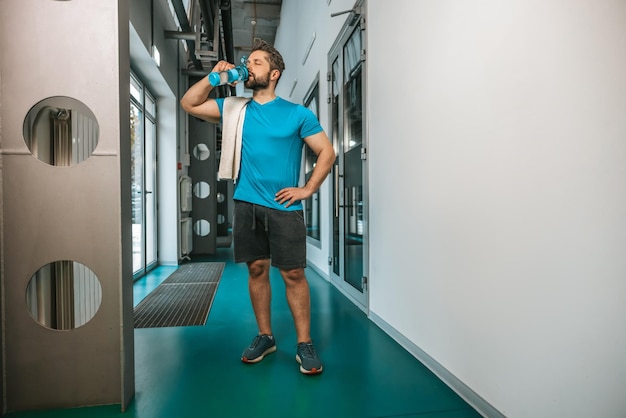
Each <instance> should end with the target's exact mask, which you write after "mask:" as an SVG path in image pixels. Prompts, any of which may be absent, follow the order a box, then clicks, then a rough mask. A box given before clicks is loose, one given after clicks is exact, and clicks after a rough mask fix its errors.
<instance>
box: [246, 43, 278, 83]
mask: <svg viewBox="0 0 626 418" xmlns="http://www.w3.org/2000/svg"><path fill="white" fill-rule="evenodd" d="M254 51H263V52H267V55H268V60H269V62H270V70H278V71H279V72H280V75H279V76H278V80H280V76H281V75H283V71H285V61H283V56H282V55H280V52H278V50H276V48H274V47H273V46H272V45H270V44H268V43H267V42H265V41H264V40H263V39H258V40H257V41H256V42H254V45H252V51H251V53H252V52H254ZM278 80H276V82H278Z"/></svg>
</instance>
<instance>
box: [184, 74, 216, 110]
mask: <svg viewBox="0 0 626 418" xmlns="http://www.w3.org/2000/svg"><path fill="white" fill-rule="evenodd" d="M211 90H213V86H212V85H211V84H210V83H209V80H208V79H207V77H202V78H201V79H200V80H199V81H198V82H197V83H195V84H194V85H193V86H191V87H190V88H189V90H187V92H186V93H185V95H184V96H183V98H182V99H180V105H181V106H182V108H183V109H184V110H185V112H189V113H191V112H192V111H193V109H194V108H195V107H196V106H199V105H201V104H203V103H204V102H206V100H207V99H208V97H209V93H211Z"/></svg>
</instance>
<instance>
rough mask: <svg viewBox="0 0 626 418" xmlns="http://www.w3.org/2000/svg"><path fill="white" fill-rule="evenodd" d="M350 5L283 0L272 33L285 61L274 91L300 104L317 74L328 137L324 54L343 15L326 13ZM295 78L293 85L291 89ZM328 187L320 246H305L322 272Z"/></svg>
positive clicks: (348, 0)
mask: <svg viewBox="0 0 626 418" xmlns="http://www.w3.org/2000/svg"><path fill="white" fill-rule="evenodd" d="M353 4H354V2H353V1H352V0H333V1H332V2H331V4H328V2H327V1H326V0H319V1H314V2H311V1H307V2H303V1H298V0H283V2H282V7H281V19H280V26H279V27H278V32H277V33H276V41H275V45H274V46H275V47H276V49H278V50H279V51H280V53H281V55H282V56H283V59H284V61H285V72H284V73H283V75H282V76H281V79H280V81H279V83H278V86H277V88H276V92H277V94H278V95H279V96H281V97H282V98H283V99H286V100H289V101H292V102H294V103H300V104H303V101H304V99H305V95H306V93H307V92H308V91H309V89H310V88H311V86H312V85H313V83H314V81H315V79H316V77H318V76H319V87H320V88H319V95H320V114H319V115H318V116H319V120H320V123H321V125H322V127H323V128H324V131H326V134H327V135H329V136H330V127H329V125H328V122H329V120H328V116H329V115H328V107H327V105H326V98H327V97H328V83H327V82H326V73H327V72H328V59H327V55H328V51H329V50H330V48H331V46H332V44H333V42H334V41H335V38H336V36H337V34H338V33H339V30H340V29H341V27H342V25H343V23H344V22H345V20H346V16H347V15H342V16H338V17H334V18H331V17H330V15H331V14H332V13H335V12H339V11H343V10H347V9H351V8H352V6H353ZM313 34H315V40H314V42H313V46H312V48H311V50H310V52H309V55H308V57H307V60H306V62H304V64H303V60H304V56H305V52H306V50H307V48H308V47H309V45H310V44H311V40H312V39H313ZM295 81H297V84H296V87H295V88H293V85H294V82H295ZM292 89H293V93H292ZM330 186H331V185H330V180H328V179H327V180H326V181H325V182H324V184H323V185H322V187H321V188H320V207H321V208H322V213H321V223H320V231H321V239H320V243H321V247H317V246H316V245H310V244H309V245H308V246H307V259H308V261H309V264H310V265H312V266H314V267H315V268H316V270H318V271H319V272H320V273H322V274H323V275H324V274H325V275H328V274H329V266H328V257H329V256H330V242H331V239H332V237H331V235H330V227H331V226H330V222H331V221H330V214H329V213H328V212H327V211H325V210H324V209H323V208H326V207H329V206H330V204H331V203H330V202H331V200H330Z"/></svg>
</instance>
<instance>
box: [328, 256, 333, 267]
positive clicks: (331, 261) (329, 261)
mask: <svg viewBox="0 0 626 418" xmlns="http://www.w3.org/2000/svg"><path fill="white" fill-rule="evenodd" d="M332 264H333V258H332V257H328V265H329V266H331V265H332Z"/></svg>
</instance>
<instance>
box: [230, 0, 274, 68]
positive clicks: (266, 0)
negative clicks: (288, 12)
mask: <svg viewBox="0 0 626 418" xmlns="http://www.w3.org/2000/svg"><path fill="white" fill-rule="evenodd" d="M230 3H231V18H232V32H233V33H232V36H233V47H234V49H235V51H234V52H235V59H239V58H240V57H241V55H247V54H248V53H249V51H250V47H251V46H252V44H253V43H254V39H255V38H261V39H263V40H265V41H267V42H268V43H270V44H272V45H273V44H274V41H275V38H276V29H277V27H278V23H279V22H280V8H281V5H282V0H230Z"/></svg>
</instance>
